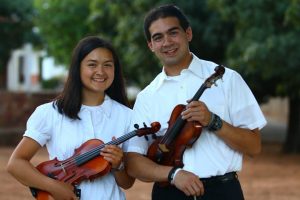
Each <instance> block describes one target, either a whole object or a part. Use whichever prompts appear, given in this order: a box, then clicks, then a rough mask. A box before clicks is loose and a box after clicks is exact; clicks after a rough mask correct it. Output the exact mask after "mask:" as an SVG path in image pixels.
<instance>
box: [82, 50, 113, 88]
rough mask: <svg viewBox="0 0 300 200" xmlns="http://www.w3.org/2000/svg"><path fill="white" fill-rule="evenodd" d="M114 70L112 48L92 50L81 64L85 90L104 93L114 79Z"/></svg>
mask: <svg viewBox="0 0 300 200" xmlns="http://www.w3.org/2000/svg"><path fill="white" fill-rule="evenodd" d="M114 70H115V65H114V59H113V55H112V53H111V51H110V50H108V49H106V48H96V49H94V50H93V51H91V52H90V53H89V54H88V55H87V56H86V57H85V58H84V59H83V60H82V61H81V64H80V77H81V81H82V84H83V90H84V92H88V93H90V92H92V93H101V94H104V92H105V90H106V89H108V88H109V87H110V85H111V84H112V82H113V80H114Z"/></svg>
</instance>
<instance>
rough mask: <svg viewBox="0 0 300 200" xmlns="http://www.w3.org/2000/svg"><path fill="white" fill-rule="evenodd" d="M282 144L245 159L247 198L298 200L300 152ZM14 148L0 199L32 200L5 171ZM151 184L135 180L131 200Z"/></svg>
mask: <svg viewBox="0 0 300 200" xmlns="http://www.w3.org/2000/svg"><path fill="white" fill-rule="evenodd" d="M280 150H281V145H280V144H274V143H264V144H263V151H262V153H261V155H259V156H257V157H255V158H252V159H251V158H245V159H244V165H243V170H242V172H240V173H239V177H240V181H241V184H242V187H243V190H244V195H245V199H246V200H299V199H300V155H284V154H282V153H281V151H280ZM12 151H13V148H9V147H0V177H1V181H2V184H1V187H0V200H18V199H22V200H33V198H32V197H31V194H30V192H29V190H28V188H27V187H25V186H23V185H21V184H20V183H18V182H17V181H16V180H15V179H13V178H12V177H11V176H10V175H9V174H8V173H7V172H6V171H5V170H4V167H5V165H6V163H7V161H8V158H9V156H10V154H11V153H12ZM46 159H47V153H46V152H45V151H41V152H39V154H38V156H37V157H36V158H35V159H34V160H33V161H34V163H36V164H38V163H40V162H42V161H45V160H46ZM151 186H152V184H150V183H143V182H140V181H136V182H135V184H134V186H133V187H132V188H131V189H129V190H126V191H125V192H126V196H127V199H128V200H150V192H151Z"/></svg>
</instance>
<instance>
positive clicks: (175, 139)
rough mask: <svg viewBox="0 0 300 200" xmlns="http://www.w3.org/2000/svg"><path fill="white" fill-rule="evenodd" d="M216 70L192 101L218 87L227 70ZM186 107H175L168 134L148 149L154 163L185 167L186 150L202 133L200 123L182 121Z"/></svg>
mask: <svg viewBox="0 0 300 200" xmlns="http://www.w3.org/2000/svg"><path fill="white" fill-rule="evenodd" d="M214 70H215V73H214V74H212V75H211V76H210V77H209V78H207V79H206V80H205V82H204V83H203V84H202V85H201V87H200V88H199V89H198V91H197V92H196V94H195V95H194V97H193V98H192V99H191V101H198V100H199V98H200V97H201V95H202V94H203V92H204V91H205V90H206V89H207V88H210V87H211V86H212V85H216V81H217V80H218V79H220V78H222V77H223V74H224V73H225V68H224V66H222V65H219V66H217V67H216V68H215V69H214ZM185 107H186V106H185V105H183V104H179V105H177V106H175V108H174V109H173V111H172V113H171V116H170V119H169V121H168V129H167V131H166V133H165V134H164V136H162V137H157V139H156V140H155V141H154V142H153V143H152V144H151V145H150V147H149V148H148V152H147V157H148V158H150V159H151V160H153V161H154V162H156V163H158V164H161V165H167V166H176V167H181V168H182V167H183V166H184V164H183V162H182V156H183V153H184V151H185V149H186V148H190V147H192V145H193V144H194V142H195V141H196V140H197V139H198V138H199V136H200V135H201V132H202V125H201V124H200V123H198V122H188V121H186V120H183V119H182V117H181V113H182V112H183V111H184V110H185ZM161 185H166V184H165V183H163V184H161Z"/></svg>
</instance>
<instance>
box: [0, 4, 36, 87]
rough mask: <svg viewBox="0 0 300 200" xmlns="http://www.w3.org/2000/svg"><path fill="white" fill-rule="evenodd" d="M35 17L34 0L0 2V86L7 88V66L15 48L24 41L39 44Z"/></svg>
mask: <svg viewBox="0 0 300 200" xmlns="http://www.w3.org/2000/svg"><path fill="white" fill-rule="evenodd" d="M34 17H35V12H34V8H33V5H32V0H26V1H23V0H14V1H10V0H2V1H1V4H0V30H1V31H0V88H2V89H3V88H5V81H6V78H5V77H6V67H7V62H8V59H9V56H10V53H11V51H12V50H13V49H17V48H20V47H21V46H22V45H23V44H24V43H26V42H31V43H35V44H38V43H39V37H38V35H37V33H36V32H34V31H33V30H34V29H33V27H34V25H33V18H34Z"/></svg>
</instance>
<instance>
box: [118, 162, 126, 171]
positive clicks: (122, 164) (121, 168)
mask: <svg viewBox="0 0 300 200" xmlns="http://www.w3.org/2000/svg"><path fill="white" fill-rule="evenodd" d="M124 168H125V166H124V162H123V161H122V162H121V164H120V166H119V167H118V170H119V171H121V170H123V169H124Z"/></svg>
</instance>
